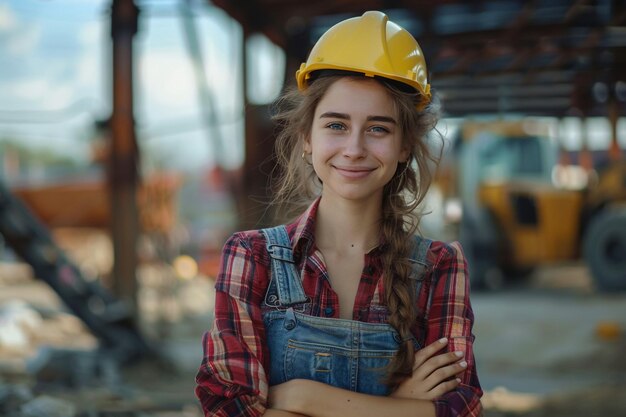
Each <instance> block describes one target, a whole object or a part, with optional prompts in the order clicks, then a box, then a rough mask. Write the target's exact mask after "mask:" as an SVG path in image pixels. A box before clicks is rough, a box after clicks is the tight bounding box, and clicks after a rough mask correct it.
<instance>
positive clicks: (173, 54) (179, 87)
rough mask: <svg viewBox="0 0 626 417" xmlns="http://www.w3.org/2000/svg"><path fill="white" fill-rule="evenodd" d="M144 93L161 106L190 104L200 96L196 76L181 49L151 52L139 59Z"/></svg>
mask: <svg viewBox="0 0 626 417" xmlns="http://www.w3.org/2000/svg"><path fill="white" fill-rule="evenodd" d="M139 74H140V80H139V81H140V82H141V84H142V87H143V93H144V94H146V95H147V96H149V97H150V98H151V99H153V100H156V101H157V102H158V103H159V104H161V105H166V106H168V107H174V108H176V107H178V106H180V105H189V104H190V103H191V102H192V100H194V99H195V98H196V84H195V76H194V73H193V70H192V68H191V65H190V63H189V60H188V59H187V56H186V55H185V54H183V53H182V51H179V50H161V51H154V52H148V53H146V54H145V55H143V56H142V57H141V60H140V62H139Z"/></svg>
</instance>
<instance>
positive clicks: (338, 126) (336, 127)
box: [326, 123, 345, 130]
mask: <svg viewBox="0 0 626 417" xmlns="http://www.w3.org/2000/svg"><path fill="white" fill-rule="evenodd" d="M326 127H327V128H329V129H332V130H343V129H345V126H344V125H343V124H342V123H329V124H328V125H326Z"/></svg>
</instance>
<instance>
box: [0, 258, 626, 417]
mask: <svg viewBox="0 0 626 417" xmlns="http://www.w3.org/2000/svg"><path fill="white" fill-rule="evenodd" d="M142 276H143V278H142V291H141V294H140V303H141V306H142V314H143V319H144V320H143V324H142V326H143V329H144V331H145V333H146V334H147V335H148V337H149V339H150V340H151V342H152V343H153V345H154V346H156V348H157V351H158V352H159V359H158V360H155V359H151V360H144V361H141V362H138V363H135V364H134V365H133V366H129V367H125V368H122V369H120V370H119V372H118V371H117V370H116V369H110V370H109V371H108V374H107V372H101V373H100V374H98V375H92V376H91V377H89V376H87V377H86V378H87V379H86V380H85V381H86V383H85V384H84V385H82V386H76V385H75V384H74V385H71V384H69V385H68V384H65V383H63V382H62V381H63V377H64V375H63V371H59V370H56V372H57V374H56V376H57V377H58V378H59V381H61V382H59V381H56V382H55V381H54V378H50V375H48V376H47V379H46V378H42V376H41V375H33V373H32V370H29V364H31V368H32V363H33V358H36V357H37V355H41V350H42V349H43V347H45V346H57V347H59V346H60V347H64V348H67V349H69V350H72V349H73V350H81V349H83V350H84V351H86V352H89V351H93V349H94V347H95V346H96V341H95V339H94V338H93V337H92V336H91V335H90V334H89V332H88V331H87V330H86V329H85V328H84V327H83V326H82V324H81V323H80V322H79V321H78V320H77V319H76V318H75V317H73V316H71V315H69V314H67V313H65V312H64V309H63V307H62V304H61V303H60V301H59V300H58V298H57V297H56V295H55V294H54V293H53V292H52V291H51V290H50V289H49V288H48V287H47V286H46V285H45V284H43V283H41V282H39V281H35V280H33V279H32V277H30V276H29V274H28V268H24V267H23V266H20V265H10V266H7V265H4V266H3V267H2V268H0V312H4V313H6V311H7V306H9V307H11V308H13V309H14V310H15V309H17V310H19V309H20V308H22V310H21V311H22V312H24V311H35V312H37V313H38V314H39V318H37V316H36V315H33V317H35V318H33V317H31V318H30V319H28V320H31V322H30V324H28V323H27V324H25V325H23V326H22V327H26V332H25V335H26V338H25V339H23V340H21V342H23V344H22V345H20V344H19V343H20V341H19V340H17V339H15V340H13V341H11V340H9V343H7V342H6V341H5V342H2V340H1V339H0V415H2V416H8V417H17V416H19V417H22V416H29V417H30V416H51V417H57V416H58V417H65V416H76V417H82V416H84V417H100V416H155V417H156V416H162V417H174V416H178V417H196V416H200V415H201V412H200V410H199V408H198V405H197V401H196V399H195V397H194V394H193V388H194V376H195V371H196V369H197V366H198V364H199V361H200V358H201V350H200V340H201V337H202V333H203V332H204V330H205V329H207V328H208V327H209V326H210V321H211V308H212V282H211V281H210V280H208V279H207V278H196V279H192V280H186V281H181V280H170V279H169V278H167V274H164V273H161V272H158V271H144V273H143V275H142ZM17 300H21V303H18V304H16V303H15V302H16V301H17ZM472 300H473V307H474V311H475V314H476V324H475V328H474V333H475V334H476V343H475V354H476V360H477V364H478V371H479V377H480V380H481V383H482V385H483V388H484V390H485V396H484V398H483V404H484V406H485V416H487V417H501V416H521V417H525V416H528V417H558V416H567V417H572V416H573V417H577V416H580V417H583V416H585V417H588V416H596V415H597V416H603V417H618V416H619V417H621V416H625V415H626V361H624V359H623V356H624V353H625V352H626V335H625V332H626V294H600V293H598V292H596V291H595V290H594V288H593V285H592V283H591V281H590V279H589V276H588V273H587V271H586V269H585V267H584V266H583V265H566V266H559V267H555V268H546V269H542V270H539V271H537V272H536V273H535V274H534V275H533V276H532V277H531V278H530V279H529V280H527V281H523V282H516V283H514V284H512V285H509V286H507V287H505V288H503V289H501V290H499V291H496V292H475V293H474V294H472ZM20 306H21V307H20ZM25 307H27V308H26V309H25ZM9 310H10V309H9ZM26 315H28V314H26ZM0 317H2V316H0ZM5 318H6V317H5ZM28 320H26V321H28ZM6 321H7V320H6V319H5V320H4V322H3V321H2V320H0V325H1V324H3V323H5V324H6ZM29 326H30V328H29ZM1 329H2V327H0V331H1ZM3 343H4V344H3ZM11 343H13V345H11ZM16 346H17V347H16ZM103 369H105V370H106V368H103ZM53 374H54V372H53ZM53 376H55V375H53ZM11 407H13V408H11ZM38 407H39V408H38ZM38 410H39V411H38ZM42 410H45V411H42ZM38 413H39V414H38Z"/></svg>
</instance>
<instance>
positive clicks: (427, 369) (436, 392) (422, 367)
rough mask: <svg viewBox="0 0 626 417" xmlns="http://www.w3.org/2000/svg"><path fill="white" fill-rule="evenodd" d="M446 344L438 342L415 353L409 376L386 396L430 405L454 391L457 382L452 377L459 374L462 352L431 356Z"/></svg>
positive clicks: (461, 366)
mask: <svg viewBox="0 0 626 417" xmlns="http://www.w3.org/2000/svg"><path fill="white" fill-rule="evenodd" d="M447 343H448V340H447V339H445V338H444V339H440V340H438V341H436V342H434V343H431V344H430V345H428V346H426V347H425V348H424V349H420V350H418V351H417V352H415V361H414V363H413V375H412V376H411V377H409V378H407V379H406V380H405V381H403V382H402V383H401V384H400V385H399V386H398V388H396V389H395V390H394V391H393V392H392V393H391V394H390V396H391V397H395V398H413V399H416V400H430V401H432V400H434V399H435V398H438V397H440V396H442V395H443V394H445V393H446V392H449V391H452V390H453V389H454V388H456V387H457V386H458V385H459V383H460V382H461V380H460V379H458V378H452V377H453V376H455V375H457V374H459V373H461V372H463V371H464V370H465V368H467V362H465V361H464V360H461V359H462V358H463V352H449V353H442V354H439V355H435V354H436V353H437V352H439V351H440V350H441V349H442V348H443V347H444V346H446V344H447Z"/></svg>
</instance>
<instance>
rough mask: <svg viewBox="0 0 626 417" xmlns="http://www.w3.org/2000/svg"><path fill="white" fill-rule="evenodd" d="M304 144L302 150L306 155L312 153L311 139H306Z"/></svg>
mask: <svg viewBox="0 0 626 417" xmlns="http://www.w3.org/2000/svg"><path fill="white" fill-rule="evenodd" d="M303 140H304V143H303V145H302V149H303V150H304V152H306V153H309V154H310V153H311V150H312V149H311V139H310V138H304V139H303Z"/></svg>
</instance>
